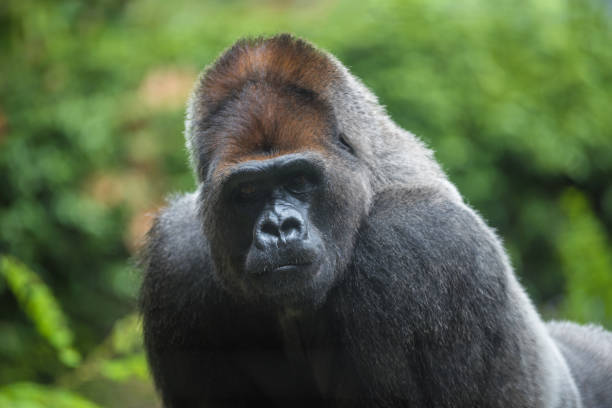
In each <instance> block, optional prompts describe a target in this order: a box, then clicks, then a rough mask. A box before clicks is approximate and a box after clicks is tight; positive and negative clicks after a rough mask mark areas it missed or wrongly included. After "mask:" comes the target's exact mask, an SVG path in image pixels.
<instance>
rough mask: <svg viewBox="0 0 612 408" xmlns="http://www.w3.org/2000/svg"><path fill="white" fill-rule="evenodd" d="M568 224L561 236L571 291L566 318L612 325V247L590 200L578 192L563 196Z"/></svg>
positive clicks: (565, 271)
mask: <svg viewBox="0 0 612 408" xmlns="http://www.w3.org/2000/svg"><path fill="white" fill-rule="evenodd" d="M561 208H562V209H563V211H564V213H565V215H566V220H567V221H566V225H565V226H564V228H563V230H562V231H561V234H559V238H558V239H559V252H560V256H561V260H562V265H563V272H564V273H565V275H566V278H567V282H568V286H569V287H570V288H571V290H570V291H568V294H567V296H566V298H565V307H564V309H565V313H564V314H565V315H566V316H568V317H569V318H571V319H574V320H577V321H581V322H588V321H591V320H596V321H600V322H605V323H608V325H610V324H612V302H610V300H609V299H612V273H611V271H612V251H611V250H612V245H611V243H610V241H609V239H608V238H607V237H606V234H605V231H603V230H602V228H601V225H600V224H599V223H598V222H597V218H596V217H595V215H594V214H593V211H592V210H591V208H589V204H588V201H587V199H586V198H585V196H584V195H583V194H581V193H580V192H579V191H577V190H575V189H569V190H568V191H566V192H565V194H564V195H563V196H562V197H561Z"/></svg>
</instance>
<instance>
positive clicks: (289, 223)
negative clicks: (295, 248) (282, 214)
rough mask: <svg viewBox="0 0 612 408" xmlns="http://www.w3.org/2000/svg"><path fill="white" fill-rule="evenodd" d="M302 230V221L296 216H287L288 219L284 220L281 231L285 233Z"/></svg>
mask: <svg viewBox="0 0 612 408" xmlns="http://www.w3.org/2000/svg"><path fill="white" fill-rule="evenodd" d="M301 230H302V222H301V221H300V220H299V219H297V218H295V217H289V218H287V219H286V220H284V221H283V224H282V225H281V232H283V233H285V234H287V233H289V232H292V231H296V232H299V231H301Z"/></svg>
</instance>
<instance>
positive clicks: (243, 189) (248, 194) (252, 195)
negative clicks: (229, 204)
mask: <svg viewBox="0 0 612 408" xmlns="http://www.w3.org/2000/svg"><path fill="white" fill-rule="evenodd" d="M258 194H259V190H257V187H255V185H254V184H243V185H241V186H240V187H239V188H238V191H236V195H235V196H234V199H235V200H236V201H238V202H248V201H253V200H255V199H256V198H257V196H258Z"/></svg>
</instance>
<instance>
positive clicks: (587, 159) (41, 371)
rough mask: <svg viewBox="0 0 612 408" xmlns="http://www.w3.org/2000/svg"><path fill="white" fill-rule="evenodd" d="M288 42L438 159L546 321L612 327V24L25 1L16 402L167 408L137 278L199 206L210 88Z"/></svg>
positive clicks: (7, 282)
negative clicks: (267, 39) (186, 137)
mask: <svg viewBox="0 0 612 408" xmlns="http://www.w3.org/2000/svg"><path fill="white" fill-rule="evenodd" d="M280 31H290V32H293V33H295V34H297V35H301V36H304V37H306V38H308V39H310V40H311V41H313V42H315V43H316V44H319V45H320V46H321V47H324V48H326V49H329V50H330V51H331V52H333V53H334V54H336V55H337V56H338V57H339V58H340V60H342V61H343V62H344V63H345V64H346V65H347V66H348V67H349V68H350V69H351V71H352V72H354V73H355V74H356V75H357V76H359V77H361V78H362V79H363V80H364V82H365V83H366V84H367V85H368V86H369V87H371V88H372V89H373V91H374V92H375V93H376V94H377V95H378V96H379V98H380V100H381V102H382V103H383V104H385V105H386V106H387V109H388V111H389V113H390V114H391V116H392V117H393V119H394V120H396V121H397V122H398V123H399V124H400V125H402V126H403V127H405V128H407V129H410V130H412V131H414V132H415V133H417V134H418V135H420V136H421V137H423V138H424V139H425V140H426V141H427V142H428V143H429V144H430V146H431V147H433V148H434V149H435V151H436V157H437V159H438V160H439V161H440V162H441V163H442V164H443V166H444V167H445V169H446V170H447V171H448V173H449V175H450V177H451V179H452V180H453V182H455V183H456V184H457V185H458V187H459V189H460V191H461V192H462V194H464V196H465V198H466V200H467V201H468V202H470V203H471V204H472V205H473V206H474V207H475V208H477V209H478V210H479V211H480V212H481V213H482V214H483V215H484V216H485V218H487V219H488V221H489V223H490V224H491V225H493V226H494V227H496V228H497V229H498V231H499V233H500V235H501V236H502V237H504V240H505V244H506V247H507V248H508V249H509V251H510V253H511V257H512V261H513V263H514V265H515V267H516V269H517V272H518V273H519V274H520V275H521V277H522V281H523V283H524V284H525V285H526V286H527V287H528V290H529V292H530V294H531V295H532V296H533V297H534V298H535V300H536V301H537V302H538V304H539V305H540V306H543V310H545V312H546V314H547V316H551V317H557V318H563V317H571V318H575V319H578V320H581V321H587V320H588V321H595V322H599V323H602V324H605V325H606V326H607V327H612V293H610V288H611V287H612V285H611V281H610V279H611V275H612V271H611V269H610V268H611V263H612V261H611V260H610V253H611V242H612V184H611V183H610V174H612V155H611V154H610V152H612V115H610V112H612V98H610V95H612V47H610V44H612V12H611V9H610V8H609V7H608V6H606V2H598V1H597V0H593V1H584V2H576V1H571V0H545V1H540V0H529V1H525V2H521V4H520V6H517V3H516V2H515V1H510V0H499V1H495V2H490V1H485V0H469V1H463V2H455V1H450V0H410V1H404V0H366V1H359V2H354V1H348V0H336V1H332V2H329V1H311V2H293V1H284V0H264V1H260V2H256V3H254V2H245V1H226V2H221V1H208V2H202V1H197V0H179V1H175V2H152V1H149V0H132V1H130V2H125V1H120V0H100V1H90V2H82V1H78V0H64V1H61V2H54V1H49V0H5V1H3V2H0V186H2V189H1V191H0V253H2V254H7V255H8V254H10V255H11V256H14V257H16V258H17V259H19V260H21V261H22V262H23V263H24V264H25V265H28V267H27V268H26V267H25V266H24V265H22V264H21V263H19V262H16V261H14V258H11V257H4V258H3V261H2V275H3V277H4V279H0V366H1V367H2V370H0V384H6V383H12V382H15V381H37V382H42V383H47V384H50V383H54V384H57V385H58V386H60V387H63V389H66V390H74V389H76V390H78V391H79V393H81V391H82V395H86V396H88V397H91V398H92V400H94V401H97V402H99V403H100V404H103V405H108V406H142V405H143V404H142V402H138V401H131V400H130V401H128V400H127V399H124V400H122V399H121V396H122V395H123V396H125V395H129V394H130V393H131V394H134V392H133V390H136V389H142V390H143V391H142V392H143V393H142V396H143V397H142V398H144V399H146V398H151V395H152V391H151V388H150V385H149V386H148V387H149V388H148V390H149V391H146V390H144V388H141V386H139V385H137V384H142V378H143V375H144V373H145V359H144V356H143V354H142V348H141V345H140V343H139V334H138V321H137V318H136V317H135V316H134V315H132V314H130V313H132V312H133V309H134V303H135V302H134V297H135V292H136V288H137V285H138V275H137V274H136V273H134V271H133V269H134V268H133V267H132V266H131V264H130V263H129V261H128V258H129V257H130V256H132V255H134V254H135V252H136V250H137V248H138V243H139V241H140V240H141V239H142V235H143V234H144V232H145V231H146V229H147V226H148V225H149V224H150V221H151V215H150V214H151V213H154V212H155V209H156V208H157V207H158V206H160V205H162V203H163V196H164V195H165V194H167V193H168V192H170V191H177V190H178V191H185V190H189V189H192V188H193V181H192V175H191V171H190V170H189V168H188V165H187V160H186V154H185V151H184V147H183V146H184V141H183V138H182V126H183V124H182V121H183V107H184V101H185V99H186V97H187V94H188V92H189V88H190V87H191V84H192V83H193V81H194V79H195V77H196V74H197V72H198V71H199V70H200V69H201V68H202V67H203V66H204V65H206V64H208V63H210V62H211V61H212V60H214V58H215V57H216V55H218V54H219V53H220V52H221V51H222V50H223V49H224V48H225V47H227V46H229V45H230V44H231V43H232V42H233V41H235V40H236V39H237V38H239V37H242V36H245V35H260V34H271V33H275V32H280ZM43 281H44V284H43ZM122 316H127V317H125V318H124V319H121V317H122ZM32 323H33V324H32ZM108 333H112V334H111V335H108ZM102 339H104V340H102ZM78 355H82V356H83V359H82V360H81V361H80V362H79V359H78ZM58 356H59V359H58ZM60 361H63V363H60ZM122 387H123V388H122ZM126 389H127V390H130V391H131V392H126V393H122V391H121V390H126ZM147 392H149V394H147ZM32 393H33V394H32V395H34V391H32ZM138 395H139V397H138V398H140V395H141V394H138ZM5 398H6V397H5ZM125 398H127V397H125ZM11 401H12V400H11ZM117 401H121V402H120V403H119V402H117ZM148 401H150V400H148ZM11 404H13V402H11ZM130 404H131V405H130ZM4 405H6V404H3V401H2V400H1V399H0V406H4ZM13 405H15V404H13ZM13 405H9V406H13ZM144 405H147V404H146V403H145V404H144Z"/></svg>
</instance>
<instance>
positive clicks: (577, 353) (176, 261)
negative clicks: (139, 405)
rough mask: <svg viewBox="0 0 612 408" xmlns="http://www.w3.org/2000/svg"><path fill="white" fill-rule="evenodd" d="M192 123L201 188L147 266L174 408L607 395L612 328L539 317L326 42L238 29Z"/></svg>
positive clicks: (163, 217) (561, 402)
mask: <svg viewBox="0 0 612 408" xmlns="http://www.w3.org/2000/svg"><path fill="white" fill-rule="evenodd" d="M185 134H186V139H187V147H188V150H189V152H190V155H191V163H192V166H193V169H194V172H195V175H196V180H197V189H196V191H195V192H193V193H189V194H185V195H182V196H178V197H175V198H173V199H172V200H171V201H170V203H169V205H168V207H167V208H166V209H164V210H162V211H161V213H160V214H159V215H158V217H157V219H156V221H155V223H154V226H153V227H152V229H151V231H150V232H149V235H148V239H147V244H146V245H145V248H144V249H143V255H142V259H141V263H142V265H143V269H144V278H143V284H142V288H141V294H140V309H141V313H142V316H143V328H144V329H143V330H144V341H145V346H146V351H147V355H148V360H149V364H150V367H151V370H152V373H153V377H154V380H155V384H156V387H157V388H158V390H159V392H160V393H161V396H162V399H163V402H164V404H165V406H166V407H169V408H170V407H216V406H251V405H258V404H260V403H261V404H264V403H265V404H266V406H281V407H282V406H328V407H332V406H350V407H352V406H363V407H395V406H405V407H454V408H457V407H529V408H535V407H547V408H553V407H555V408H561V407H564V408H569V407H601V408H603V407H612V334H611V333H609V332H606V331H604V330H603V329H601V328H599V327H596V326H592V325H589V326H578V325H576V324H572V323H567V322H556V323H548V324H547V323H544V322H543V321H542V320H541V318H540V317H539V315H538V313H537V312H536V310H535V308H534V306H533V305H532V303H531V301H530V300H529V298H528V297H527V295H526V293H525V291H524V290H523V288H522V287H521V286H520V284H519V283H518V281H517V278H516V276H515V275H514V273H513V271H512V268H511V266H510V263H509V262H508V258H507V255H506V253H505V252H504V249H503V248H502V245H501V243H500V240H499V239H498V238H497V236H496V235H495V233H494V232H493V231H492V230H491V228H489V227H488V226H487V225H486V224H485V222H484V221H483V220H482V218H481V217H480V216H479V215H478V214H477V213H476V212H475V211H474V210H473V209H472V208H470V207H469V206H468V205H467V204H466V203H465V202H464V201H463V200H462V197H461V196H460V194H459V193H458V192H457V190H456V188H455V186H454V185H453V184H452V183H451V182H450V181H449V180H448V178H447V177H446V175H445V174H444V172H443V171H442V170H441V168H440V166H439V165H438V164H437V163H436V161H435V160H434V158H433V155H432V152H431V150H429V149H428V148H427V147H426V146H425V145H424V144H423V142H421V141H420V140H419V139H417V137H415V136H414V135H413V134H411V133H409V132H407V131H405V130H403V129H401V128H399V127H398V126H397V125H396V124H395V123H393V122H392V121H391V119H390V118H389V117H388V116H387V114H386V113H385V110H384V108H383V107H381V105H379V103H378V102H377V99H376V97H375V96H374V95H373V94H372V93H371V92H370V91H369V90H368V89H366V87H365V86H364V85H363V84H362V83H361V82H360V81H359V80H358V79H356V78H355V77H354V76H352V75H351V74H350V73H349V72H348V70H347V69H346V68H345V67H344V66H343V65H342V64H341V63H340V62H339V61H338V60H337V59H336V58H335V57H333V56H332V55H330V54H328V53H326V52H324V51H320V50H318V49H316V48H315V47H313V46H312V45H310V44H308V43H307V42H305V41H303V40H300V39H296V38H294V37H292V36H290V35H278V36H274V37H270V38H256V39H246V40H241V41H238V42H237V43H236V44H235V45H233V46H232V47H231V48H230V49H229V50H227V51H225V52H224V53H223V54H222V55H221V57H220V58H219V59H218V60H217V61H216V62H215V63H214V64H212V65H211V66H210V67H208V68H207V69H206V70H205V71H204V73H203V74H202V76H201V77H200V79H199V80H198V82H197V85H196V87H195V90H194V92H193V94H192V96H191V98H190V101H189V103H188V108H187V118H186V131H185Z"/></svg>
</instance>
